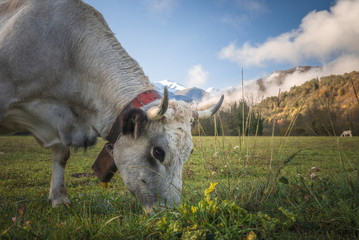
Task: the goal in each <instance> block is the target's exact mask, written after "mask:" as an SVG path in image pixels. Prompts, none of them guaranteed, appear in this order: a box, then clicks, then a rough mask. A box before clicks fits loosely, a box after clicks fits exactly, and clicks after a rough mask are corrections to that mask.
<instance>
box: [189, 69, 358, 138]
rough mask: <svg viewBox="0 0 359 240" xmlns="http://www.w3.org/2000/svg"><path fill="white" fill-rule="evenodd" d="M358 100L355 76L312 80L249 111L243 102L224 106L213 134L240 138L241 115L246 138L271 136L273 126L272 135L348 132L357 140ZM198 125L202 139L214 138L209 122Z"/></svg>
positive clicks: (211, 124)
mask: <svg viewBox="0 0 359 240" xmlns="http://www.w3.org/2000/svg"><path fill="white" fill-rule="evenodd" d="M358 98H359V72H355V71H354V72H351V73H347V74H344V75H331V76H326V77H322V78H320V79H312V80H310V81H307V82H304V83H303V84H302V85H300V86H294V87H291V88H290V90H288V91H284V92H281V93H280V94H279V97H278V96H275V97H267V98H265V99H264V100H262V101H261V102H260V103H258V104H256V105H255V106H253V107H250V106H249V105H248V103H247V102H244V103H241V102H235V103H233V104H232V105H231V106H229V107H228V106H227V107H226V108H225V109H223V110H221V112H220V117H221V121H222V123H221V124H222V126H221V127H217V132H218V134H221V131H222V129H223V131H224V134H225V135H238V134H239V133H240V134H242V129H241V128H243V120H242V119H243V117H242V114H243V112H244V119H245V125H248V127H246V134H247V135H254V134H258V135H272V131H273V123H275V128H274V135H306V136H312V135H314V136H334V135H335V136H338V135H340V134H341V133H342V132H343V131H344V130H349V129H351V130H352V132H353V135H356V136H358V135H359V99H358ZM243 106H244V111H243V110H242V109H243ZM249 113H250V114H249ZM201 124H202V127H203V130H204V132H205V134H206V135H213V134H214V130H213V129H214V121H213V119H210V120H205V121H202V122H201ZM217 126H218V125H217ZM194 134H198V130H195V131H194Z"/></svg>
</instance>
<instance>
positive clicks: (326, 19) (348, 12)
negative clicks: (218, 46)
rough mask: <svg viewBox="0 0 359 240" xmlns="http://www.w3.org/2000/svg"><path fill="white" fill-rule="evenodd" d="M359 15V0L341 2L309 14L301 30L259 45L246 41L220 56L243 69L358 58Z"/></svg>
mask: <svg viewBox="0 0 359 240" xmlns="http://www.w3.org/2000/svg"><path fill="white" fill-rule="evenodd" d="M358 13H359V0H339V1H338V2H337V3H336V5H335V6H333V7H331V9H330V11H319V12H316V11H313V12H310V13H309V14H307V16H305V17H304V18H303V19H302V23H301V25H300V26H299V28H298V29H295V30H293V31H291V32H286V33H283V34H281V35H279V36H277V37H274V38H269V39H267V40H266V41H265V42H264V43H263V44H260V45H258V46H254V45H252V44H251V43H249V42H246V43H244V44H243V45H242V46H241V47H237V46H236V44H235V43H230V44H229V45H228V46H226V47H225V48H223V49H222V50H221V52H220V54H219V56H220V58H222V59H228V60H230V61H234V62H238V64H240V65H241V66H242V65H244V66H264V65H266V64H267V63H270V62H276V63H291V64H295V65H298V64H300V63H302V62H303V61H305V60H309V59H315V60H318V61H320V62H322V63H323V64H326V63H328V62H330V61H333V59H335V58H336V57H338V56H340V57H345V56H347V55H348V56H350V57H351V58H352V59H353V58H355V59H359V44H358V43H359V14H358ZM356 62H357V60H356Z"/></svg>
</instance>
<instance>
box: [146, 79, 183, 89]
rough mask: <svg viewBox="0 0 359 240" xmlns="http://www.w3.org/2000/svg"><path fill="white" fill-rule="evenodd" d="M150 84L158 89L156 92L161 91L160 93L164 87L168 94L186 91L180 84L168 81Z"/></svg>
mask: <svg viewBox="0 0 359 240" xmlns="http://www.w3.org/2000/svg"><path fill="white" fill-rule="evenodd" d="M152 84H153V85H155V87H156V88H158V90H161V91H163V88H164V87H167V89H168V91H169V92H175V91H180V90H184V89H186V87H185V86H183V85H182V84H179V83H175V82H171V81H168V80H163V81H159V82H154V83H152Z"/></svg>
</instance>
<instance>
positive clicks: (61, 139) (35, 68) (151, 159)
mask: <svg viewBox="0 0 359 240" xmlns="http://www.w3.org/2000/svg"><path fill="white" fill-rule="evenodd" d="M222 102H223V96H222V98H221V99H220V101H219V102H218V103H217V104H216V105H214V106H213V107H211V108H209V109H206V110H202V111H193V110H192V109H191V106H190V105H189V104H187V103H185V102H181V101H175V100H169V99H168V92H167V90H166V89H165V90H164V92H163V97H161V96H160V94H159V93H158V92H156V91H155V90H154V86H153V85H152V84H151V83H150V81H149V79H148V77H147V76H146V75H145V74H144V72H143V70H142V68H141V67H140V66H139V64H138V63H137V62H136V61H135V60H134V59H133V58H131V57H130V56H129V54H128V53H127V52H126V51H125V49H124V48H123V47H122V46H121V44H120V43H119V42H118V40H117V39H116V38H115V36H114V34H113V32H112V31H111V30H110V28H109V26H108V25H107V23H106V21H105V20H104V18H103V16H102V15H101V14H100V13H99V12H98V11H96V10H95V9H94V8H93V7H91V6H90V5H88V4H86V3H84V2H82V1H81V0H41V1H39V0H0V134H10V133H13V132H16V131H25V132H29V133H31V134H32V135H33V136H34V137H35V139H36V140H37V141H38V142H39V144H40V145H42V146H43V147H44V148H46V149H50V150H51V156H52V177H51V184H50V190H49V200H50V201H51V203H52V206H53V207H56V206H59V205H63V204H70V201H69V199H68V196H67V191H66V187H65V179H64V172H65V166H66V162H67V160H68V159H69V156H70V148H87V147H90V146H93V145H95V144H96V142H97V138H98V137H101V138H103V139H107V140H108V141H109V143H110V144H111V148H113V158H114V163H115V165H116V167H117V168H118V169H119V172H120V174H121V177H122V179H123V181H124V183H125V186H126V187H127V189H128V190H129V191H130V193H131V194H132V195H134V196H136V197H137V198H138V199H139V201H140V202H141V204H142V206H143V207H144V209H145V210H146V211H148V210H150V209H151V208H152V207H154V206H164V205H167V206H172V205H173V204H174V203H177V202H179V201H180V197H181V189H182V168H183V164H184V162H185V161H186V159H188V157H189V156H190V154H191V152H192V151H193V143H192V135H191V129H192V127H193V125H194V123H195V122H196V121H197V120H198V119H201V118H207V117H210V116H212V115H213V114H215V112H216V111H217V110H218V109H219V107H220V106H221V104H222ZM111 152H112V150H111Z"/></svg>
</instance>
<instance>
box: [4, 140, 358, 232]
mask: <svg viewBox="0 0 359 240" xmlns="http://www.w3.org/2000/svg"><path fill="white" fill-rule="evenodd" d="M193 142H194V152H193V154H192V155H191V157H190V158H189V159H188V161H187V162H186V164H185V166H184V169H183V190H182V203H181V204H180V205H178V206H177V207H175V208H174V209H167V210H166V209H164V210H161V211H160V210H157V211H156V213H155V214H153V215H148V214H146V213H145V212H144V211H143V210H142V207H141V205H140V204H139V203H138V201H136V199H135V198H133V197H132V196H131V195H130V193H129V192H128V191H127V190H126V188H125V187H124V184H123V182H122V180H121V176H120V175H119V174H116V175H115V177H114V178H113V179H112V181H111V183H110V184H109V187H108V188H106V189H105V188H103V187H102V185H101V183H100V182H99V181H98V179H97V178H96V177H95V176H94V175H93V174H92V171H91V166H92V164H93V162H94V160H95V159H96V157H97V155H98V153H99V152H100V150H101V148H102V146H103V144H104V142H103V141H102V140H99V143H98V144H97V145H96V146H95V147H93V148H90V149H87V151H84V150H83V149H78V150H73V151H72V152H71V157H70V159H69V161H68V165H67V168H66V185H67V190H68V195H69V199H70V201H71V206H63V207H58V208H52V207H51V204H50V203H49V202H48V199H47V198H48V191H49V186H50V179H51V154H50V151H49V150H46V149H43V148H41V147H40V146H39V145H38V144H37V142H36V141H35V139H34V138H32V137H0V166H1V171H0V202H1V204H0V239H358V238H359V174H358V166H359V138H358V137H352V138H350V137H347V138H338V137H245V138H242V137H194V139H193Z"/></svg>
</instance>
